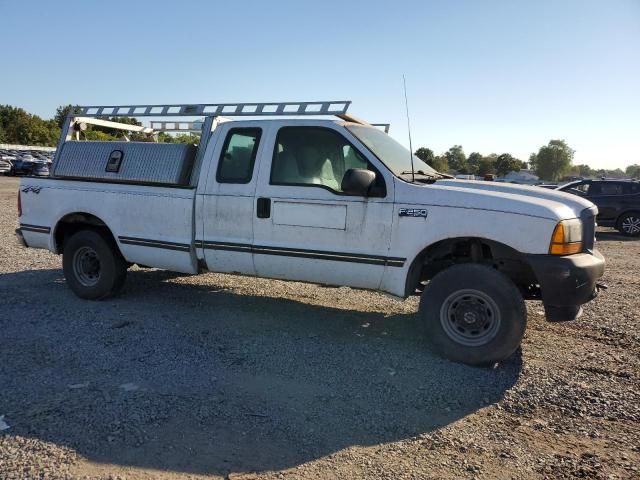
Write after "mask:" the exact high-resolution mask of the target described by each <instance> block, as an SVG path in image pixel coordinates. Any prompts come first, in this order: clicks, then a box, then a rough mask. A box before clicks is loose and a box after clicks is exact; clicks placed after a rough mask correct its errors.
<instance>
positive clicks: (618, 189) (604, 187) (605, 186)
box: [597, 182, 624, 195]
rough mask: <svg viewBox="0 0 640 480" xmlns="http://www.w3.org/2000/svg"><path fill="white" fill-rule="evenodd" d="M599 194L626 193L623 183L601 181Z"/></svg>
mask: <svg viewBox="0 0 640 480" xmlns="http://www.w3.org/2000/svg"><path fill="white" fill-rule="evenodd" d="M598 187H600V188H599V189H598V192H597V195H622V194H623V193H624V191H623V188H622V184H621V183H615V182H600V183H599V184H598Z"/></svg>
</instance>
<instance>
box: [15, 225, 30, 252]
mask: <svg viewBox="0 0 640 480" xmlns="http://www.w3.org/2000/svg"><path fill="white" fill-rule="evenodd" d="M16 238H17V240H18V243H19V244H20V246H22V247H25V248H27V247H28V246H29V245H27V241H26V240H25V239H24V235H23V234H22V229H21V228H16Z"/></svg>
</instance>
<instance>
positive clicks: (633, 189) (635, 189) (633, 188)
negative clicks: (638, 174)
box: [629, 183, 640, 194]
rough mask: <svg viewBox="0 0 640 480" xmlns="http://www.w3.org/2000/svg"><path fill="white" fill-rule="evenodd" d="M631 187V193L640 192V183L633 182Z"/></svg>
mask: <svg viewBox="0 0 640 480" xmlns="http://www.w3.org/2000/svg"><path fill="white" fill-rule="evenodd" d="M629 188H630V191H629V193H632V194H635V193H640V183H632V184H631V185H630V187H629Z"/></svg>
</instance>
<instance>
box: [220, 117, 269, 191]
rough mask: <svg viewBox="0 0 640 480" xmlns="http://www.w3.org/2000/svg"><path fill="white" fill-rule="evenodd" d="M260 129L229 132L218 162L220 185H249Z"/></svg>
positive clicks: (232, 130)
mask: <svg viewBox="0 0 640 480" xmlns="http://www.w3.org/2000/svg"><path fill="white" fill-rule="evenodd" d="M261 132H262V131H261V130H260V129H259V128H234V129H231V130H229V133H228V134H227V138H226V140H225V141H224V146H223V147H222V153H221V155H220V160H219V161H218V173H217V175H216V180H217V181H218V183H249V182H250V181H251V177H252V175H253V165H254V163H255V160H256V153H257V152H258V144H259V143H260V134H261Z"/></svg>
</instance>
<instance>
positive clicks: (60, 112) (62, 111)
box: [53, 104, 80, 128]
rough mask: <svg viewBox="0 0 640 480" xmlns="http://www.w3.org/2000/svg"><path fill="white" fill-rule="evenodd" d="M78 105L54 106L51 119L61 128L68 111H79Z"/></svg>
mask: <svg viewBox="0 0 640 480" xmlns="http://www.w3.org/2000/svg"><path fill="white" fill-rule="evenodd" d="M79 108H80V106H79V105H71V104H69V105H60V106H59V107H58V108H56V114H55V115H54V116H53V120H54V121H55V122H56V125H58V128H62V126H63V125H64V119H65V118H66V117H67V115H68V114H69V112H71V111H73V112H74V113H76V112H79V110H78V109H79Z"/></svg>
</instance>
